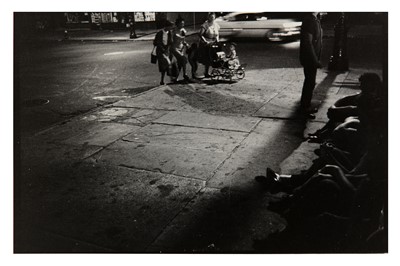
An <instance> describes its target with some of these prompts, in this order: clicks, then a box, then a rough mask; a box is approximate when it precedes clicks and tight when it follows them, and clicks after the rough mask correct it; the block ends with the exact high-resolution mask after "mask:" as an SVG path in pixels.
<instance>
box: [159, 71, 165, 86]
mask: <svg viewBox="0 0 400 266" xmlns="http://www.w3.org/2000/svg"><path fill="white" fill-rule="evenodd" d="M164 77H165V71H162V72H161V81H160V85H164V84H165V83H164Z"/></svg>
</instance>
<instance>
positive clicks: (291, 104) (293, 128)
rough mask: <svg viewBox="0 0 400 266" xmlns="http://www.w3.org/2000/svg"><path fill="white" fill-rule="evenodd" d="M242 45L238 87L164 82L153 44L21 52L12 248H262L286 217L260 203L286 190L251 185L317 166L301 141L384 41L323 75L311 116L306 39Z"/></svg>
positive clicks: (359, 43) (356, 46)
mask: <svg viewBox="0 0 400 266" xmlns="http://www.w3.org/2000/svg"><path fill="white" fill-rule="evenodd" d="M193 38H194V37H190V38H189V42H192V41H193ZM237 43H238V45H237V53H238V55H239V58H240V62H241V63H242V64H246V65H247V66H246V68H245V71H246V77H245V78H244V79H243V80H241V81H237V82H219V83H212V82H206V81H200V82H193V83H190V84H167V85H165V86H159V85H158V84H159V78H160V77H159V75H160V74H159V73H158V69H157V66H156V65H152V64H150V52H151V50H152V48H153V46H152V43H151V41H133V42H123V41H122V42H85V41H82V42H77V41H61V42H43V43H38V44H32V43H31V44H26V45H25V44H21V45H20V46H18V49H17V51H18V53H17V65H18V67H17V69H18V72H17V78H16V80H17V82H18V84H16V88H17V89H18V91H17V93H18V98H17V99H18V100H19V102H18V103H19V113H18V114H17V116H18V117H17V118H18V120H19V132H17V133H19V135H20V146H19V147H20V151H19V155H20V161H19V162H16V163H17V169H19V172H18V173H17V174H18V176H19V178H17V179H16V186H15V187H16V203H17V204H16V224H15V226H16V229H17V230H16V233H17V234H16V250H17V251H18V252H89V253H90V252H123V253H159V252H163V253H168V252H171V253H176V252H178V253H180V252H182V253H193V252H194V253H204V252H205V253H224V252H225V253H231V252H252V253H254V252H260V251H258V250H255V249H254V241H255V240H260V239H265V238H266V237H267V236H268V235H269V234H270V233H272V232H275V231H280V230H283V228H285V226H286V221H285V220H284V219H283V218H282V217H280V216H279V215H278V214H276V213H274V212H271V211H269V210H268V209H267V208H266V207H267V206H268V203H269V202H271V201H274V200H275V201H276V200H277V199H279V197H280V196H281V195H279V194H278V195H276V194H275V195H272V194H270V193H266V192H265V191H263V190H262V189H261V188H260V187H259V186H258V184H257V183H256V182H255V181H254V178H255V177H256V176H260V175H265V170H266V167H271V168H272V169H275V170H276V171H282V172H284V173H290V174H292V173H298V172H299V171H301V170H305V169H307V168H308V167H309V166H310V164H311V162H312V160H313V159H314V158H315V154H314V153H313V150H314V149H315V148H316V147H318V145H317V144H312V143H308V142H306V141H304V140H305V138H304V136H305V135H306V134H307V133H309V132H312V131H314V130H315V129H318V128H320V127H321V126H322V125H323V124H324V123H325V122H326V121H327V118H326V110H327V108H328V107H329V106H330V105H331V104H332V103H333V102H334V101H336V100H337V99H338V98H340V97H343V96H345V95H349V94H352V93H355V92H357V91H358V87H357V84H358V77H359V76H360V74H362V73H364V72H369V71H372V72H376V73H378V74H379V75H381V72H382V60H381V53H380V52H377V51H380V49H378V48H376V47H380V46H381V45H382V44H381V43H380V41H379V40H378V39H371V40H369V41H368V42H366V41H365V40H364V39H357V38H354V39H350V40H349V43H348V51H349V55H351V56H350V70H349V71H346V72H342V73H336V72H328V71H327V70H326V68H324V69H321V70H319V71H318V75H317V88H316V91H315V100H319V101H321V105H320V108H319V112H318V113H317V117H316V119H315V120H313V121H306V120H304V119H301V118H299V117H298V116H296V110H297V107H298V101H299V99H300V93H301V86H302V83H303V70H302V68H301V66H300V64H299V60H298V49H299V42H287V43H267V42H262V41H254V40H253V41H251V40H250V41H249V40H247V41H239V42H237ZM332 46H333V39H332V38H326V39H324V50H323V55H322V59H323V60H322V63H323V64H324V66H327V64H328V60H329V56H330V55H331V52H332ZM372 47H375V50H374V49H372ZM377 49H378V50H377ZM188 70H189V71H190V66H189V67H188Z"/></svg>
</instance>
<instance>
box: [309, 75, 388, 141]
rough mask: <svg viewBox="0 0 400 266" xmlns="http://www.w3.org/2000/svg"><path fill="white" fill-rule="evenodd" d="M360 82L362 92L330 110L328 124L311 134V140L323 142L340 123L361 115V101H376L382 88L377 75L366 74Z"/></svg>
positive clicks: (343, 100)
mask: <svg viewBox="0 0 400 266" xmlns="http://www.w3.org/2000/svg"><path fill="white" fill-rule="evenodd" d="M359 81H360V89H361V92H360V93H357V94H354V95H350V96H346V97H344V98H342V99H339V100H337V101H336V102H335V104H334V105H332V106H331V107H330V108H329V109H328V113H327V116H328V118H329V121H328V123H327V124H326V125H325V126H324V127H323V128H321V129H319V130H317V131H316V132H315V133H313V134H310V136H309V138H310V140H312V141H314V142H321V141H323V140H324V139H326V138H328V137H329V136H330V134H331V133H332V131H333V130H334V129H335V128H336V127H337V126H338V125H339V124H340V123H343V122H344V121H345V120H346V118H348V117H351V116H358V115H359V112H360V111H359V105H360V101H365V100H366V99H367V100H369V99H371V100H372V101H375V100H376V98H377V95H378V93H379V91H380V87H381V80H380V78H379V76H378V75H377V74H375V73H365V74H363V75H361V76H360V78H359ZM372 104H373V103H372Z"/></svg>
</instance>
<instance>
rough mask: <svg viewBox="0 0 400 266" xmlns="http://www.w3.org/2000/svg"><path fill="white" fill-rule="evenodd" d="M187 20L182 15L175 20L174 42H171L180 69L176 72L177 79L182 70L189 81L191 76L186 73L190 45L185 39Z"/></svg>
mask: <svg viewBox="0 0 400 266" xmlns="http://www.w3.org/2000/svg"><path fill="white" fill-rule="evenodd" d="M184 27H185V20H184V19H183V18H181V17H178V18H177V19H176V21H175V28H174V29H173V30H172V44H171V53H172V55H173V56H174V57H175V60H176V63H177V66H178V70H177V73H175V74H176V75H175V77H174V79H175V80H178V77H179V73H180V71H181V70H182V72H183V78H184V79H185V80H186V81H188V80H189V77H188V76H187V75H186V65H187V63H188V59H187V57H186V49H187V47H188V44H187V42H186V41H185V36H186V30H185V28H184Z"/></svg>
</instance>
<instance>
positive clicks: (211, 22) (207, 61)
mask: <svg viewBox="0 0 400 266" xmlns="http://www.w3.org/2000/svg"><path fill="white" fill-rule="evenodd" d="M219 28H220V27H219V25H218V24H217V23H216V22H215V13H214V12H211V13H209V14H208V19H207V21H205V22H204V23H203V24H202V25H201V27H200V33H199V36H200V41H199V53H198V56H199V58H198V61H199V62H200V63H202V64H203V65H204V66H205V70H204V76H205V77H206V78H207V77H210V74H209V73H208V71H209V68H210V65H211V57H210V52H211V51H210V50H211V45H212V44H213V43H215V42H218V41H219Z"/></svg>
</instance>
